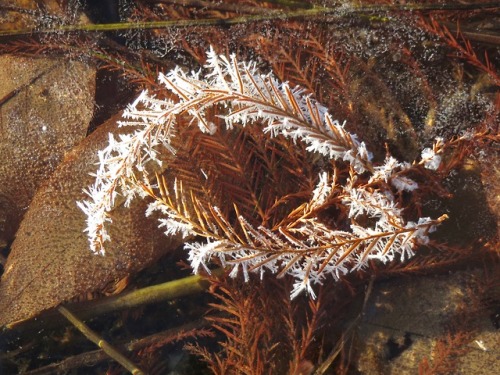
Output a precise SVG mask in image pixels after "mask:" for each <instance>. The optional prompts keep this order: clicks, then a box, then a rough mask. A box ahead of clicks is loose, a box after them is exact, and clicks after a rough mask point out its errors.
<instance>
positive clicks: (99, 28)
mask: <svg viewBox="0 0 500 375" xmlns="http://www.w3.org/2000/svg"><path fill="white" fill-rule="evenodd" d="M499 7H500V2H487V3H477V4H397V5H365V6H359V7H351V8H347V7H346V8H342V9H339V8H328V7H313V8H311V9H301V10H297V11H291V12H276V13H274V12H268V13H266V14H257V15H251V16H241V17H234V18H227V19H220V18H208V19H196V20H192V19H189V20H168V21H151V22H119V23H107V24H77V25H59V26H55V27H53V28H45V29H38V30H37V29H19V30H3V31H0V36H13V35H16V36H21V35H31V34H52V33H60V32H80V31H91V32H104V31H121V30H150V29H169V28H186V27H194V26H230V25H236V24H243V23H251V22H259V21H270V20H288V19H294V18H314V17H320V16H337V17H345V16H351V15H354V14H360V13H361V14H365V13H385V12H391V11H410V12H413V11H436V10H457V11H465V10H467V11H470V10H479V9H490V8H499Z"/></svg>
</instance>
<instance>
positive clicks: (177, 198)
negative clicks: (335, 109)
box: [80, 50, 446, 298]
mask: <svg viewBox="0 0 500 375" xmlns="http://www.w3.org/2000/svg"><path fill="white" fill-rule="evenodd" d="M206 69H207V72H206V73H204V72H201V71H200V72H191V73H185V72H184V71H183V70H181V69H180V68H176V69H174V70H172V71H170V72H169V73H168V74H166V75H163V74H160V78H159V80H160V82H161V83H162V84H163V85H164V86H165V88H166V90H167V92H169V95H166V96H168V97H171V95H173V96H175V97H177V99H173V100H170V99H163V98H156V97H154V96H151V95H149V94H148V93H147V92H143V93H142V94H141V95H140V96H139V97H138V98H137V99H136V100H135V101H134V103H132V105H131V106H130V107H129V108H128V109H127V111H125V114H124V116H125V117H126V118H127V121H124V122H123V123H122V126H127V127H131V128H132V129H134V132H132V133H131V134H126V135H122V136H120V139H119V140H115V139H114V137H113V136H112V135H110V142H109V146H108V147H107V148H106V149H105V150H103V151H102V152H101V153H100V162H101V163H100V169H99V170H98V172H97V176H96V184H95V185H94V187H91V188H90V190H89V195H90V196H91V198H92V200H91V201H89V202H83V203H80V206H81V207H82V209H83V210H84V211H85V213H86V214H87V215H88V218H89V219H88V228H87V231H88V232H89V235H90V240H91V245H92V248H93V250H94V251H101V252H102V251H103V242H104V241H105V240H107V239H108V236H107V234H106V231H105V224H106V222H107V221H109V220H110V217H109V214H108V213H109V212H110V211H111V209H112V208H113V205H114V204H115V200H116V197H117V194H120V195H121V196H122V197H123V199H125V204H127V203H128V202H130V200H131V199H133V198H134V197H135V196H141V197H144V196H149V197H151V198H153V203H152V204H151V205H150V206H149V209H148V214H149V213H151V212H153V211H160V212H161V214H162V215H163V218H162V219H160V227H164V228H166V231H165V233H166V234H167V235H176V234H182V235H183V236H184V237H185V238H189V237H191V236H195V235H196V236H202V237H204V238H205V239H206V242H203V243H201V242H196V243H187V244H186V250H188V252H189V260H190V262H191V265H192V267H193V269H194V270H195V272H197V271H198V270H199V269H200V268H203V269H205V270H206V271H208V272H209V268H208V263H209V262H210V261H212V260H214V259H217V260H218V261H219V262H220V264H221V265H222V266H224V267H226V266H227V267H232V271H231V273H230V275H231V276H232V277H235V276H236V275H238V273H239V272H240V270H241V272H242V273H243V276H244V279H245V280H249V277H250V276H249V275H250V273H251V272H257V273H260V276H261V277H263V275H264V274H265V273H266V272H270V273H273V274H277V275H278V277H282V276H284V275H286V274H288V275H291V276H292V277H293V278H295V280H296V282H295V285H294V290H293V291H292V293H291V297H292V298H293V297H296V296H297V295H298V294H299V293H301V292H302V291H304V290H305V291H307V292H308V293H309V294H310V295H311V296H312V297H314V296H315V293H314V290H313V288H312V285H313V284H317V283H322V281H323V279H324V278H325V276H326V275H333V277H334V278H336V279H338V278H339V277H340V276H341V275H344V274H347V273H349V272H351V271H355V270H359V269H361V268H363V267H365V266H366V264H367V262H368V261H369V260H371V259H377V260H380V261H382V262H387V261H392V260H394V259H395V258H396V256H397V254H400V258H401V260H404V259H406V258H409V257H411V256H412V255H413V249H414V248H415V246H416V245H417V244H418V243H426V242H427V241H428V238H427V234H428V232H430V231H432V230H433V227H434V226H435V225H437V224H439V223H440V222H441V221H443V220H444V219H445V218H446V216H445V215H443V216H442V217H440V218H439V219H437V220H432V219H430V218H420V219H418V221H417V222H411V221H408V220H407V219H405V218H404V216H403V209H402V208H401V207H399V205H398V203H396V200H395V198H394V195H393V192H392V190H391V189H392V188H391V187H390V186H389V185H388V184H387V182H388V181H389V180H391V182H392V184H393V185H394V186H395V188H396V190H407V191H411V190H414V189H416V188H417V185H416V183H414V182H413V181H412V180H411V179H409V178H408V177H405V176H401V173H404V172H406V171H408V170H410V169H411V168H412V166H411V165H410V164H408V163H400V162H398V161H397V160H396V159H394V158H391V157H388V158H387V159H386V162H385V164H384V165H382V166H374V165H373V164H372V161H371V159H372V157H371V153H370V152H369V151H368V150H367V149H366V146H365V144H364V142H360V141H358V139H357V136H356V135H354V134H351V133H349V132H348V131H347V130H345V128H344V125H340V123H339V122H338V121H336V120H333V118H332V116H331V115H330V114H329V113H328V112H327V110H326V108H325V107H323V106H322V105H320V104H319V103H317V102H316V101H315V100H313V99H312V98H311V97H310V96H309V95H305V93H304V90H303V89H302V88H300V87H298V86H296V87H293V88H292V87H291V86H290V85H288V84H287V83H282V82H279V81H278V80H277V79H276V78H275V77H274V76H273V75H272V74H271V73H269V74H260V73H259V72H258V70H257V68H256V65H255V63H242V62H238V61H237V59H236V56H235V55H231V56H230V57H226V56H219V55H217V54H216V53H215V52H214V51H213V50H210V51H209V52H208V54H207V65H206ZM192 122H194V123H196V124H197V125H198V127H197V128H198V129H197V128H196V127H191V128H190V127H189V126H188V124H189V123H192ZM224 124H225V127H224V126H223V125H224ZM177 128H179V129H177ZM290 139H291V140H292V142H293V143H296V142H297V141H300V142H302V143H303V145H304V148H305V151H306V152H308V153H316V154H319V155H321V156H322V159H323V165H324V166H325V160H326V167H327V168H328V169H330V170H331V172H333V173H328V172H320V173H319V176H318V177H317V178H316V179H317V185H316V187H315V188H314V187H313V186H311V181H312V180H313V179H314V177H313V170H314V168H306V169H305V170H307V173H306V175H305V179H304V177H302V179H303V180H304V182H301V180H300V178H301V173H300V172H297V171H296V170H297V169H299V170H300V171H301V172H304V168H302V166H303V165H306V164H308V163H309V161H308V160H311V159H306V158H305V156H304V155H303V154H302V153H301V151H300V150H303V148H301V147H298V150H297V151H296V149H295V148H291V147H290V144H289V140H290ZM287 141H288V142H287ZM262 144H264V146H262ZM441 149H442V144H441V143H440V141H439V140H438V141H437V142H436V144H435V145H434V147H433V149H432V150H431V149H426V150H424V152H423V154H422V161H421V162H419V163H415V164H414V165H415V166H417V167H418V166H420V165H423V166H424V167H427V168H430V169H436V168H437V167H438V166H439V162H440V159H439V156H438V154H439V153H440V152H441V151H442V150H441ZM165 153H166V155H165ZM279 159H282V160H279ZM339 159H340V160H343V161H345V162H347V164H348V166H349V170H350V172H349V176H348V177H343V180H342V181H341V182H340V181H339V177H338V172H339V169H338V168H337V166H336V163H335V160H339ZM279 167H282V168H281V169H282V170H279ZM155 173H156V174H157V184H156V185H154V184H152V182H151V176H152V175H153V174H155ZM315 173H317V172H315ZM268 176H269V179H268V178H267V177H268ZM273 184H276V185H277V186H276V187H273V186H272V185H273ZM292 184H295V185H296V186H294V185H292ZM285 202H287V203H292V204H291V205H290V204H285ZM328 209H334V210H336V211H338V212H340V213H342V216H341V217H342V219H339V220H338V222H337V224H336V226H334V227H332V226H330V225H326V224H325V223H323V222H322V221H321V220H320V219H319V217H320V215H321V213H322V212H326V211H327V210H328ZM271 213H272V215H271ZM271 216H272V219H271Z"/></svg>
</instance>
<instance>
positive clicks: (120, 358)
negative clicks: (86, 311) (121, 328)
mask: <svg viewBox="0 0 500 375" xmlns="http://www.w3.org/2000/svg"><path fill="white" fill-rule="evenodd" d="M57 309H58V311H59V312H60V313H61V314H62V315H63V316H64V317H65V318H66V319H68V320H69V321H70V322H71V323H72V324H73V325H74V326H75V327H76V328H77V329H78V330H79V331H80V332H81V333H83V334H84V335H85V337H86V338H88V339H89V340H90V341H92V342H93V343H94V344H96V345H97V346H98V347H99V348H101V349H102V350H104V352H105V353H106V354H107V355H108V356H110V357H111V358H113V359H114V360H115V361H116V362H118V363H119V364H120V365H122V366H123V367H124V368H126V369H127V370H128V371H129V372H130V373H132V374H134V375H143V374H144V372H143V371H142V370H141V369H139V368H138V367H137V366H136V365H135V364H134V363H132V362H131V361H130V360H129V359H128V358H126V357H125V356H124V355H123V354H121V353H120V352H119V351H118V350H116V349H115V348H114V347H113V346H112V345H111V344H109V343H108V342H107V341H106V340H104V339H103V338H102V337H101V336H99V335H98V334H97V333H95V332H94V331H92V330H91V329H90V328H89V327H88V326H87V325H86V324H85V323H84V322H82V321H81V320H80V319H78V318H77V317H76V316H75V315H73V314H72V313H71V312H70V311H69V310H68V309H67V308H65V307H64V306H59V307H58V308H57Z"/></svg>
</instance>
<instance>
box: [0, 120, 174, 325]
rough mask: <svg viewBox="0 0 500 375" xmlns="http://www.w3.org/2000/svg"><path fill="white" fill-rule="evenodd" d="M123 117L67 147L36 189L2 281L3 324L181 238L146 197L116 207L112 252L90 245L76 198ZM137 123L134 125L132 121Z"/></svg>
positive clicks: (111, 277) (114, 276) (92, 285)
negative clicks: (161, 224) (152, 212)
mask: <svg viewBox="0 0 500 375" xmlns="http://www.w3.org/2000/svg"><path fill="white" fill-rule="evenodd" d="M116 120H117V118H113V119H111V120H109V121H108V122H106V123H105V124H103V125H101V126H100V127H99V128H98V129H97V130H96V131H95V132H94V133H92V134H91V135H90V136H89V137H88V138H86V139H85V140H84V141H82V142H81V144H79V145H78V146H77V147H75V148H74V149H73V150H72V151H71V152H70V153H68V154H67V155H66V157H65V159H64V161H63V162H62V163H61V164H60V166H59V167H58V168H57V169H56V170H55V171H54V173H53V175H52V176H51V177H50V179H49V180H48V181H47V183H45V184H44V186H42V187H41V188H40V189H39V191H38V192H37V193H36V195H35V197H34V198H33V201H32V203H31V206H30V208H29V210H28V212H27V213H26V215H25V217H24V220H23V222H22V223H21V226H20V228H19V231H18V233H17V235H16V240H15V241H14V243H13V245H12V250H11V253H10V256H9V258H8V260H7V264H6V266H5V273H4V275H3V277H2V280H1V283H0V326H3V325H6V324H10V323H12V322H15V321H19V320H25V319H29V318H31V317H33V316H35V315H37V314H38V313H40V312H41V311H43V310H46V309H49V308H51V307H54V306H56V305H58V304H60V303H61V302H63V301H67V300H69V299H72V298H74V297H76V296H80V295H83V294H86V293H87V292H92V291H96V290H102V289H104V288H105V287H106V285H107V284H108V283H109V282H111V281H115V280H118V279H121V278H123V277H125V276H126V275H127V274H130V273H134V272H136V271H138V270H140V269H142V268H144V267H145V266H147V265H148V264H151V263H152V262H153V261H155V260H156V259H158V258H159V257H160V256H161V255H163V254H164V253H165V252H166V251H168V250H169V249H172V248H174V247H177V246H178V245H179V244H180V243H181V240H180V239H178V238H167V237H165V236H164V234H163V233H162V232H161V231H160V230H159V229H158V228H157V222H156V221H155V220H154V219H151V218H146V217H145V215H144V209H145V203H146V202H144V201H143V200H136V201H135V202H134V203H133V204H132V205H131V207H130V208H129V209H124V208H123V207H121V208H120V207H118V208H116V209H115V210H114V211H113V225H111V226H110V228H109V232H110V235H111V238H112V241H111V242H109V243H107V248H106V250H107V253H106V255H105V256H100V255H94V254H92V253H91V252H90V250H89V242H88V238H87V236H86V235H85V233H84V232H83V230H84V228H85V219H86V217H85V215H84V213H83V212H82V211H80V209H79V208H78V207H77V205H76V201H78V200H84V199H85V198H86V196H85V195H84V193H83V192H82V188H84V187H87V186H88V185H90V184H91V183H92V176H90V175H89V174H90V173H92V172H95V169H96V162H97V160H98V159H97V150H100V149H102V148H104V147H105V146H106V144H107V142H108V133H109V132H113V133H115V134H116V133H120V132H123V131H124V130H123V128H121V129H118V127H117V125H116ZM125 130H128V131H130V130H129V129H125Z"/></svg>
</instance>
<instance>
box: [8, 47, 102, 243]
mask: <svg viewBox="0 0 500 375" xmlns="http://www.w3.org/2000/svg"><path fill="white" fill-rule="evenodd" d="M0 82H2V84H1V87H0V160H1V162H0V181H1V182H2V183H1V184H0V242H5V243H8V242H10V241H12V239H13V237H14V234H15V232H16V230H17V228H18V226H19V223H20V221H21V219H22V216H23V215H24V212H25V211H26V209H27V208H28V206H29V204H30V202H31V199H32V198H33V195H34V194H35V192H36V190H37V188H38V187H39V186H40V184H41V182H42V181H44V180H45V179H46V178H47V177H48V176H50V174H51V173H52V172H53V171H54V169H55V168H56V167H57V165H58V164H59V163H60V161H61V160H62V158H63V156H64V153H65V152H66V151H68V150H70V149H71V148H72V147H74V146H75V145H76V144H77V143H78V142H80V141H81V140H82V139H83V138H85V135H86V133H87V128H88V125H89V123H90V120H91V118H92V113H93V107H94V92H95V69H93V68H90V67H89V66H88V65H86V64H83V63H79V62H66V61H61V60H56V59H46V58H43V59H33V58H29V59H28V58H22V57H17V56H9V55H4V56H0Z"/></svg>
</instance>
